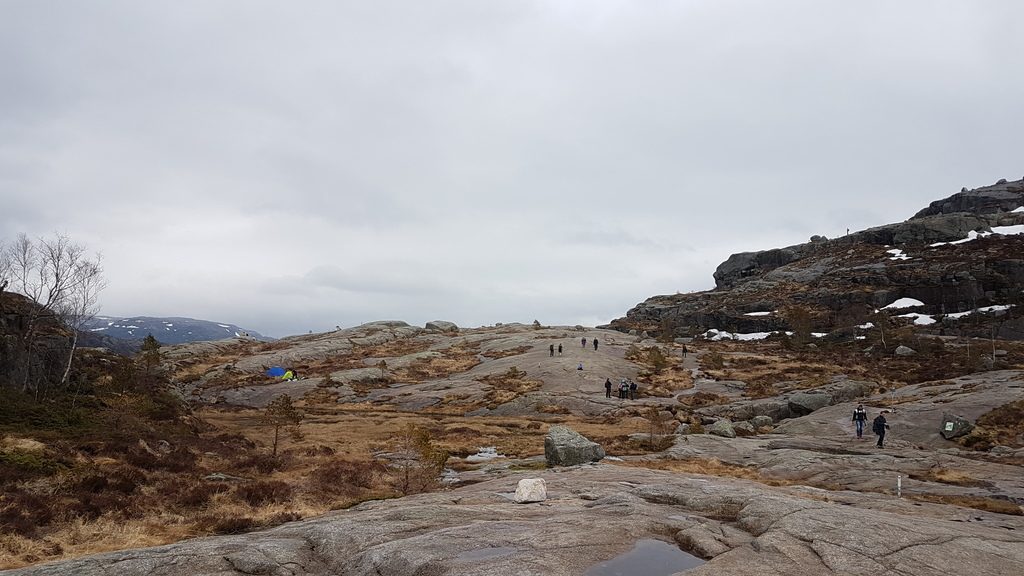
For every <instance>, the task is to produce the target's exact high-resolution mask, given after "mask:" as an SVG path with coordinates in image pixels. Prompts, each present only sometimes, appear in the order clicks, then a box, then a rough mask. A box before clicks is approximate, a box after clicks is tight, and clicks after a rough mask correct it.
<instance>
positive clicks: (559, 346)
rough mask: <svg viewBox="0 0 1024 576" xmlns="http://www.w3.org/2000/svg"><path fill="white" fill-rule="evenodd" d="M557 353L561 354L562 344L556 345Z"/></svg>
mask: <svg viewBox="0 0 1024 576" xmlns="http://www.w3.org/2000/svg"><path fill="white" fill-rule="evenodd" d="M558 355H559V356H561V355H562V345H561V344H559V345H558Z"/></svg>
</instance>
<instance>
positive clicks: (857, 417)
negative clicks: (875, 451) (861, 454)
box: [853, 404, 868, 440]
mask: <svg viewBox="0 0 1024 576" xmlns="http://www.w3.org/2000/svg"><path fill="white" fill-rule="evenodd" d="M867 421H868V412H867V410H865V409H864V405H863V404H857V408H856V409H855V410H854V411H853V425H854V426H856V428H857V440H863V439H864V423H865V422H867Z"/></svg>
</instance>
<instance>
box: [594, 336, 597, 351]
mask: <svg viewBox="0 0 1024 576" xmlns="http://www.w3.org/2000/svg"><path fill="white" fill-rule="evenodd" d="M594 352H597V338H594Z"/></svg>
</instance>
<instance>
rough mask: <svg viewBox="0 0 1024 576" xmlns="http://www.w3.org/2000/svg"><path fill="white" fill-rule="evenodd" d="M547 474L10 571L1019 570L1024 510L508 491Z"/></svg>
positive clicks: (682, 485) (614, 485)
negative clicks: (699, 561) (623, 564)
mask: <svg viewBox="0 0 1024 576" xmlns="http://www.w3.org/2000/svg"><path fill="white" fill-rule="evenodd" d="M537 475H538V473H536V472H533V473H528V472H524V473H509V474H507V475H503V476H502V477H500V478H496V479H493V480H489V481H486V482H482V483H478V484H474V485H471V486H467V487H464V488H460V489H457V490H453V491H450V492H443V493H434V494H424V495H419V496H414V497H407V498H403V499H400V500H391V501H374V502H366V503H363V504H361V505H359V506H356V507H355V508H352V509H350V510H347V511H343V512H336V513H331V514H328V515H326V516H324V517H321V518H316V519H312V520H306V521H301V522H295V523H291V524H287V525H284V526H280V527H278V528H274V529H272V530H267V531H264V532H258V533H252V534H246V535H243V536H234V537H219V538H205V539H200V540H192V541H186V542H181V543H178V544H174V545H171V546H163V547H159V548H151V549H145V550H133V551H126V552H118V553H112V554H103V555H99V556H93V557H90V558H84V559H80V560H75V561H70V562H65V563H61V564H53V565H47V566H39V567H34V568H28V569H22V570H14V571H10V572H6V573H5V574H7V575H8V576H27V575H34V576H44V575H45V576H64V575H67V576H72V575H75V576H89V575H97V576H120V575H125V576H127V575H137V574H151V575H154V576H161V575H178V574H189V575H193V576H203V575H210V576H214V575H216V576H228V575H242V574H249V575H251V574H266V575H275V576H276V575H290V576H298V575H307V574H308V575H313V574H317V575H328V574H345V575H351V576H359V575H368V576H370V575H372V576H392V575H393V576H405V575H409V574H424V575H426V574H429V575H443V574H479V575H495V576H497V575H501V576H505V575H509V574H517V575H523V576H526V575H538V576H540V575H553V574H565V575H578V574H585V573H586V572H587V570H588V569H590V568H592V567H594V566H595V565H597V564H599V563H601V562H602V561H606V560H609V559H611V558H614V557H615V556H617V555H620V554H622V553H624V552H627V551H628V550H629V549H630V548H631V547H632V546H633V545H634V543H635V542H636V541H638V540H640V539H643V538H656V539H662V540H665V541H668V542H673V543H676V544H678V545H679V546H681V547H682V548H683V549H685V550H688V551H690V552H692V553H693V554H695V555H697V556H701V557H704V558H708V559H710V561H709V562H708V563H706V564H704V565H703V566H699V567H697V568H693V569H691V570H688V571H687V572H686V574H688V575H704V574H708V575H710V574H715V575H717V576H723V575H725V576H728V575H737V576H738V575H768V574H772V575H787V574H793V575H799V576H817V575H822V576H824V575H833V574H835V575H840V574H843V575H849V574H864V575H869V574H870V575H878V574H900V575H920V576H925V575H938V574H951V573H952V574H956V573H977V574H986V575H991V576H1002V575H1005V576H1019V575H1020V574H1024V518H1021V517H1019V516H1008V515H1004V514H992V513H988V512H982V511H978V510H970V509H964V508H959V507H954V506H946V505H939V504H930V503H922V502H918V501H913V500H907V499H900V498H896V497H894V496H890V495H883V494H877V493H858V492H852V491H836V492H832V491H826V490H821V489H815V488H810V487H804V486H790V487H771V486H767V485H765V484H762V483H758V482H751V481H745V480H737V479H727V478H719V477H711V476H700V475H681V474H676V473H671V472H661V471H655V470H647V469H643V468H636V467H628V466H621V465H610V464H598V465H581V466H577V467H572V468H565V469H557V470H549V471H545V472H543V473H540V474H539V476H541V477H543V478H544V479H545V480H546V481H547V487H548V499H547V500H546V501H544V502H540V503H532V504H515V503H513V502H512V493H513V492H514V490H515V487H516V484H517V482H518V481H519V479H521V478H525V477H532V476H537ZM638 574H642V572H638Z"/></svg>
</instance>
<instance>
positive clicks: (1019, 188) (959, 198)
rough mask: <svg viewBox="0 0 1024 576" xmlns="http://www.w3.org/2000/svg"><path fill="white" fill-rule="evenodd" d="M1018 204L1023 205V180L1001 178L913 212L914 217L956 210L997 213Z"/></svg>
mask: <svg viewBox="0 0 1024 576" xmlns="http://www.w3.org/2000/svg"><path fill="white" fill-rule="evenodd" d="M1020 206H1024V180H1017V181H1014V182H1007V181H1006V180H1003V181H1001V182H998V183H996V184H994V185H992V186H984V187H982V188H976V189H974V190H962V191H960V192H958V193H956V194H953V195H952V196H950V197H949V198H943V199H942V200H936V201H935V202H932V203H931V204H929V205H928V207H927V208H925V209H924V210H921V211H920V212H918V213H917V214H915V215H914V218H924V217H927V216H934V215H936V214H951V213H956V212H973V213H976V214H998V213H1000V212H1010V211H1012V210H1014V209H1015V208H1019V207H1020Z"/></svg>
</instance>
